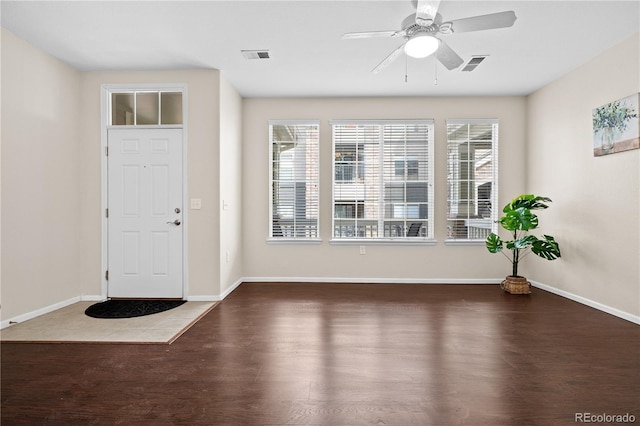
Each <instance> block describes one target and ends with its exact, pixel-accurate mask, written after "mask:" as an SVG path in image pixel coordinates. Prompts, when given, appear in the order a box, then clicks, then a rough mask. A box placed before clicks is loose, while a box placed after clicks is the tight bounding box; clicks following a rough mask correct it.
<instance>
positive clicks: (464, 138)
mask: <svg viewBox="0 0 640 426" xmlns="http://www.w3.org/2000/svg"><path fill="white" fill-rule="evenodd" d="M497 176H498V121H497V120H447V239H448V240H450V241H451V240H471V241H472V240H482V241H484V239H485V238H486V237H487V236H488V235H489V234H490V233H491V232H496V230H497V226H496V223H495V221H496V220H497V212H496V201H497V193H498V186H497V183H498V182H497Z"/></svg>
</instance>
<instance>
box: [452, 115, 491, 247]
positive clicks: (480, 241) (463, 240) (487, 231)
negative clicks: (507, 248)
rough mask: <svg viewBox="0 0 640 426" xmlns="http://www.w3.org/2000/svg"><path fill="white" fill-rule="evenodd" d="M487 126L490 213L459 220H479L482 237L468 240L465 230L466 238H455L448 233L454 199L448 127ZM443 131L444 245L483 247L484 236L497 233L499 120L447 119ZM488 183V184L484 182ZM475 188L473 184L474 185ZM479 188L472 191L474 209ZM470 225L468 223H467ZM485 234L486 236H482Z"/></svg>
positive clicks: (468, 141)
mask: <svg viewBox="0 0 640 426" xmlns="http://www.w3.org/2000/svg"><path fill="white" fill-rule="evenodd" d="M474 124H475V125H487V126H491V163H492V167H491V181H490V183H491V186H490V188H491V194H490V196H489V198H488V200H489V203H490V206H491V207H490V208H491V212H490V215H489V217H488V218H487V217H479V218H472V217H470V216H469V214H467V218H461V219H460V220H465V221H471V220H474V219H476V220H479V221H481V222H482V223H481V225H485V226H481V227H480V228H482V229H484V231H481V233H483V234H482V235H480V236H478V237H475V238H473V237H471V238H469V231H468V230H467V238H455V237H452V236H450V233H449V227H450V222H451V221H452V220H453V219H451V218H450V217H451V213H450V203H451V202H453V200H454V198H453V197H451V194H450V191H451V189H450V187H451V185H452V184H453V183H452V178H451V175H450V170H451V169H452V165H451V158H450V154H449V150H450V145H451V140H450V137H449V126H450V125H461V126H464V125H474ZM445 129H446V132H447V138H446V150H447V179H446V187H447V208H446V219H445V226H446V228H445V234H446V236H447V237H446V239H445V241H444V242H445V244H446V245H482V246H484V245H485V241H486V235H488V234H490V233H492V232H493V233H497V232H498V222H497V221H498V214H499V206H498V188H499V181H498V176H499V173H498V169H499V167H498V165H499V162H498V158H499V133H500V120H498V119H495V118H473V119H462V118H455V119H447V120H446V123H445ZM470 141H471V140H470V139H469V138H468V139H467V141H466V143H467V144H470ZM460 161H462V160H458V167H459V163H460ZM466 161H467V162H470V160H466ZM476 180H477V179H476V175H475V174H474V179H473V181H474V182H475V181H476ZM469 182H471V180H469ZM486 183H489V182H485V184H486ZM474 186H475V183H474ZM478 189H479V188H475V189H474V200H476V209H478V202H477V201H478V200H479V198H477V192H478ZM455 199H457V200H458V201H459V200H460V197H457V198H455ZM487 221H488V222H489V225H490V228H486V224H487V223H486V222H487ZM469 223H470V222H469ZM484 234H486V235H484Z"/></svg>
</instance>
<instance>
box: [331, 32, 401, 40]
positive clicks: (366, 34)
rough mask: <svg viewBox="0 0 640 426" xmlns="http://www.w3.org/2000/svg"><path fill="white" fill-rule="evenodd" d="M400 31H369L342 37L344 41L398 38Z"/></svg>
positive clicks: (347, 34)
mask: <svg viewBox="0 0 640 426" xmlns="http://www.w3.org/2000/svg"><path fill="white" fill-rule="evenodd" d="M399 33H400V31H369V32H362V33H346V34H343V35H342V38H343V39H352V38H353V39H355V38H373V37H396V36H397V35H398V34H399Z"/></svg>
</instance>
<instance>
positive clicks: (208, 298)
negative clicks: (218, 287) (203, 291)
mask: <svg viewBox="0 0 640 426" xmlns="http://www.w3.org/2000/svg"><path fill="white" fill-rule="evenodd" d="M242 282H243V279H242V278H241V279H239V280H238V281H236V282H235V283H233V284H232V285H231V286H230V287H229V288H228V289H226V290H225V291H223V292H222V294H219V295H204V296H187V301H189V302H219V301H221V300H224V299H225V298H226V297H227V296H228V295H230V294H231V292H232V291H233V290H235V289H236V288H238V286H239V285H240V284H242Z"/></svg>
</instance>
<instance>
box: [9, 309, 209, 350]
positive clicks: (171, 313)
mask: <svg viewBox="0 0 640 426" xmlns="http://www.w3.org/2000/svg"><path fill="white" fill-rule="evenodd" d="M94 303H96V302H78V303H74V304H72V305H69V306H67V307H64V308H61V309H58V310H56V311H53V312H50V313H48V314H45V315H42V316H39V317H36V318H33V319H30V320H28V321H24V322H22V323H18V324H13V325H10V326H9V327H7V328H4V329H3V330H1V331H0V338H1V340H2V341H3V342H105V343H172V342H173V341H174V340H176V339H177V338H178V337H180V335H182V333H184V332H185V331H186V330H187V329H188V328H189V327H191V326H192V325H193V324H195V323H196V322H197V321H198V320H199V319H200V318H201V317H202V316H204V315H205V314H206V313H207V312H209V311H210V310H211V309H213V307H214V306H215V305H216V304H217V302H187V303H184V304H183V305H181V306H178V307H177V308H174V309H170V310H168V311H164V312H159V313H157V314H152V315H147V316H143V317H135V318H122V319H100V318H91V317H88V316H86V315H85V314H84V311H85V310H86V309H87V308H88V307H89V306H91V305H92V304H94Z"/></svg>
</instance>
